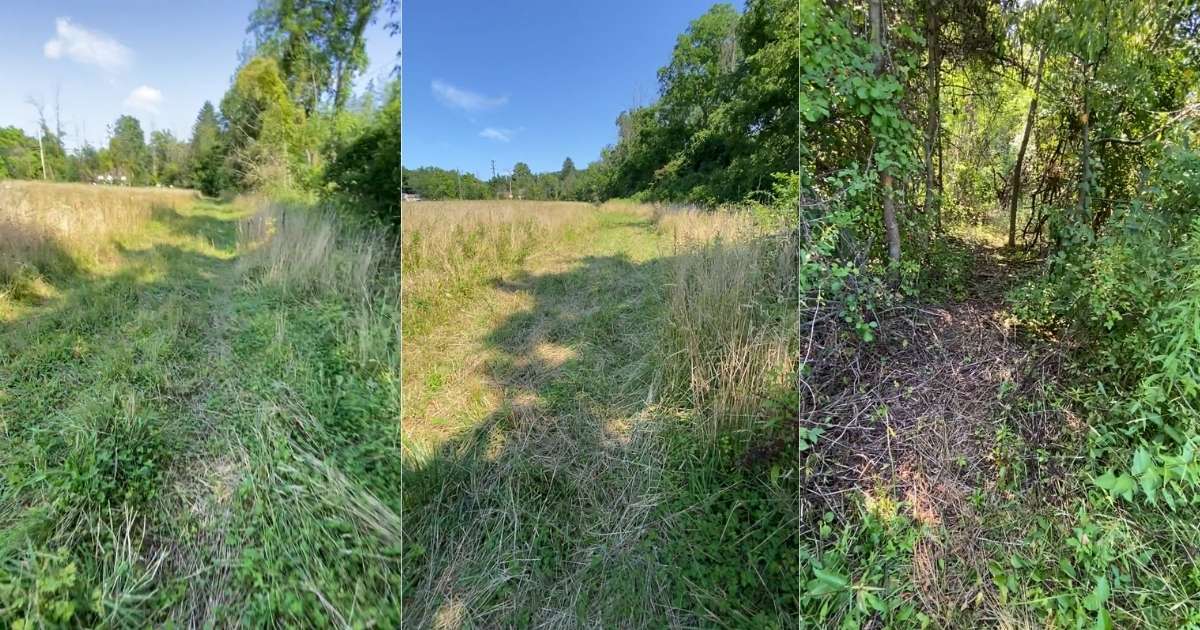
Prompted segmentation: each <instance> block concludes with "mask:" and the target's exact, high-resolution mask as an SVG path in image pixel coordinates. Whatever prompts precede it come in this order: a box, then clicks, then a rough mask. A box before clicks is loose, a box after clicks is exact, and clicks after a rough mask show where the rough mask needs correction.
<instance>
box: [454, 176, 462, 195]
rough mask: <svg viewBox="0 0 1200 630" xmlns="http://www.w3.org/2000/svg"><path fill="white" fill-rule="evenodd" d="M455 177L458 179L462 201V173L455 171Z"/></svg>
mask: <svg viewBox="0 0 1200 630" xmlns="http://www.w3.org/2000/svg"><path fill="white" fill-rule="evenodd" d="M454 175H455V176H456V177H457V178H458V198H459V199H462V171H458V170H456V171H454Z"/></svg>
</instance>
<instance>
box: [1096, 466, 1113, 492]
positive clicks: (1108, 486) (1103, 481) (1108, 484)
mask: <svg viewBox="0 0 1200 630" xmlns="http://www.w3.org/2000/svg"><path fill="white" fill-rule="evenodd" d="M1092 481H1093V483H1095V484H1096V485H1097V486H1100V487H1101V488H1103V489H1105V490H1108V491H1110V492H1111V491H1112V488H1113V485H1114V484H1116V483H1117V478H1116V477H1114V476H1113V474H1112V471H1111V470H1110V471H1108V472H1106V473H1104V474H1103V475H1100V476H1099V477H1096V478H1095V479H1094V480H1092Z"/></svg>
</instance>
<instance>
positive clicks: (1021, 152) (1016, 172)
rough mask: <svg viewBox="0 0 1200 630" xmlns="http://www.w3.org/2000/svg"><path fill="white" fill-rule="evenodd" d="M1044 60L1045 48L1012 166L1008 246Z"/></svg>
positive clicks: (1012, 243) (1011, 241)
mask: <svg viewBox="0 0 1200 630" xmlns="http://www.w3.org/2000/svg"><path fill="white" fill-rule="evenodd" d="M1045 62H1046V49H1045V47H1043V48H1042V50H1041V52H1040V53H1039V54H1038V65H1037V78H1036V79H1034V83H1033V100H1031V101H1029V113H1028V114H1027V115H1026V116H1025V131H1024V132H1022V133H1021V148H1020V149H1018V150H1017V163H1016V165H1014V166H1013V181H1012V194H1011V198H1010V199H1009V200H1008V247H1009V248H1010V249H1011V248H1014V247H1016V246H1017V203H1018V202H1020V200H1021V169H1022V167H1023V166H1024V163H1025V150H1026V149H1027V148H1028V147H1029V135H1030V133H1031V132H1032V131H1033V123H1034V120H1035V119H1036V118H1037V106H1038V94H1039V93H1040V92H1041V91H1042V67H1043V65H1044V64H1045Z"/></svg>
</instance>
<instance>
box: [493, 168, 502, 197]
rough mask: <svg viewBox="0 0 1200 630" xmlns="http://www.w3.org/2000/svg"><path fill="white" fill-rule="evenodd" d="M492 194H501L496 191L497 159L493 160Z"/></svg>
mask: <svg viewBox="0 0 1200 630" xmlns="http://www.w3.org/2000/svg"><path fill="white" fill-rule="evenodd" d="M492 194H493V195H496V196H497V197H499V196H500V195H498V194H497V193H496V160H492Z"/></svg>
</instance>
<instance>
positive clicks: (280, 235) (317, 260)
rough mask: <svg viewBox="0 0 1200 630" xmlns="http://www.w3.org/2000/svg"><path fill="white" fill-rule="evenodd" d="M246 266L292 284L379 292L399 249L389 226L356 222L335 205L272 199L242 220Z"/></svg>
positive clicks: (241, 240) (267, 278)
mask: <svg viewBox="0 0 1200 630" xmlns="http://www.w3.org/2000/svg"><path fill="white" fill-rule="evenodd" d="M237 237H238V252H239V256H240V262H239V264H240V266H241V268H242V270H243V271H244V272H247V273H250V274H254V275H256V276H257V277H260V278H262V279H263V280H265V281H268V282H271V283H275V284H279V285H282V286H284V287H287V288H291V289H314V288H315V289H320V290H325V291H335V292H336V291H343V292H349V293H353V294H356V295H360V296H364V297H365V296H369V295H370V294H371V293H373V292H374V280H375V279H376V276H377V274H378V273H379V272H380V270H381V266H382V265H384V264H385V263H386V262H387V261H388V259H389V258H390V257H391V256H392V255H393V249H394V248H393V246H392V242H393V240H392V239H391V238H390V237H389V236H388V235H387V234H386V232H383V231H376V230H369V229H365V228H361V227H357V226H354V225H352V224H350V223H348V222H347V221H346V220H345V219H344V218H342V217H339V216H338V215H337V213H336V212H335V211H334V210H332V209H326V208H309V207H304V206H301V205H296V204H283V203H271V204H267V205H266V206H265V207H264V208H263V209H261V210H259V211H258V212H257V213H255V214H253V215H252V216H250V217H248V218H246V219H244V220H243V221H241V222H240V223H239V224H238V229H237Z"/></svg>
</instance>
